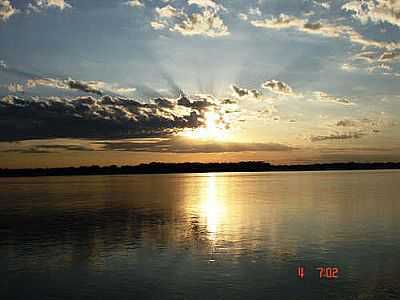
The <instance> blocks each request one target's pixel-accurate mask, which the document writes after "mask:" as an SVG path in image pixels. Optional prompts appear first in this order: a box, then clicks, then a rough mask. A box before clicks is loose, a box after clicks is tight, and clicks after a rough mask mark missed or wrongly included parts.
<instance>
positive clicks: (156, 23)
mask: <svg viewBox="0 0 400 300" xmlns="http://www.w3.org/2000/svg"><path fill="white" fill-rule="evenodd" d="M150 26H151V27H153V29H155V30H161V29H164V28H165V24H164V23H162V22H160V21H151V22H150Z"/></svg>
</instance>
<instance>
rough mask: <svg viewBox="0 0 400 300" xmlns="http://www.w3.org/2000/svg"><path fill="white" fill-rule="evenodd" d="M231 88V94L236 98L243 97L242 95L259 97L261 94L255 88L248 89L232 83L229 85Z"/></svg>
mask: <svg viewBox="0 0 400 300" xmlns="http://www.w3.org/2000/svg"><path fill="white" fill-rule="evenodd" d="M231 90H232V91H233V95H234V96H235V97H237V98H243V97H250V98H259V97H261V96H262V93H261V92H260V91H258V90H256V89H253V90H248V89H245V88H241V87H239V86H237V85H234V84H232V85H231Z"/></svg>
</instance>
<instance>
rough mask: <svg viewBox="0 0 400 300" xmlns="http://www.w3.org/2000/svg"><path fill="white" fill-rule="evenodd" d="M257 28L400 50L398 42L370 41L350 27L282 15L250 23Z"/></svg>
mask: <svg viewBox="0 0 400 300" xmlns="http://www.w3.org/2000/svg"><path fill="white" fill-rule="evenodd" d="M250 23H251V24H252V25H253V26H255V27H261V28H269V29H277V30H280V29H290V28H293V29H296V30H299V31H301V32H305V33H308V34H317V35H321V36H324V37H328V38H347V39H348V40H350V41H351V42H353V43H355V44H359V45H361V46H365V47H376V48H385V49H388V50H394V49H397V48H400V44H399V43H398V42H383V41H375V40H371V39H368V38H366V37H364V36H362V35H361V34H359V33H358V32H356V31H354V29H353V28H352V27H350V26H346V25H338V24H330V23H325V22H322V21H320V22H315V23H310V22H308V20H306V19H300V18H297V17H294V16H288V15H285V14H281V15H279V16H278V17H273V18H271V19H264V20H255V21H251V22H250Z"/></svg>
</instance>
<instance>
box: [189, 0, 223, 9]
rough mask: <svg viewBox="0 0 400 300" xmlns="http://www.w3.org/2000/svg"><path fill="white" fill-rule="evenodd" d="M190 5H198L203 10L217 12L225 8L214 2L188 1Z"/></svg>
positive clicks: (207, 0) (205, 0) (206, 0)
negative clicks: (208, 9) (210, 9)
mask: <svg viewBox="0 0 400 300" xmlns="http://www.w3.org/2000/svg"><path fill="white" fill-rule="evenodd" d="M188 4H189V5H193V4H195V5H197V6H199V7H203V8H212V9H214V10H216V11H218V10H219V9H221V8H223V7H222V5H220V4H218V3H217V2H216V1H213V0H188Z"/></svg>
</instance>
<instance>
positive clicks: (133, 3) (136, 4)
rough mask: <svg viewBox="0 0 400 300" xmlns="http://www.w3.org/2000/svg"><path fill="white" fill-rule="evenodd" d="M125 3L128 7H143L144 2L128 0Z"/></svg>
mask: <svg viewBox="0 0 400 300" xmlns="http://www.w3.org/2000/svg"><path fill="white" fill-rule="evenodd" d="M126 4H127V5H129V6H130V7H143V6H144V4H143V2H142V1H140V0H130V1H128V2H126Z"/></svg>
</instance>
